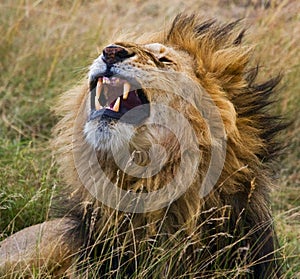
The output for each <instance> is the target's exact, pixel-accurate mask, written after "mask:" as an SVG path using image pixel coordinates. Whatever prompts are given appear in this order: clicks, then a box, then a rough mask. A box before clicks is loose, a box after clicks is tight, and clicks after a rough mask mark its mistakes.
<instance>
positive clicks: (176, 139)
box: [55, 15, 283, 273]
mask: <svg viewBox="0 0 300 279" xmlns="http://www.w3.org/2000/svg"><path fill="white" fill-rule="evenodd" d="M243 34H244V30H240V29H239V28H238V22H233V23H230V24H227V25H218V24H216V23H215V22H214V21H205V22H202V23H199V19H198V18H197V16H194V15H192V16H184V15H179V16H178V17H177V18H176V19H175V20H174V22H173V24H172V26H171V28H170V29H169V30H168V31H167V32H165V31H164V32H159V33H156V34H154V35H151V36H142V37H141V38H140V39H138V40H135V41H134V42H133V41H132V40H125V41H124V40H117V41H116V42H113V43H111V44H110V45H108V46H106V47H104V48H103V52H102V53H101V54H100V55H99V56H98V57H97V58H96V59H95V60H94V62H93V63H92V65H91V67H90V71H89V74H88V84H86V83H85V85H84V86H80V87H79V88H75V89H74V90H72V91H69V92H67V93H65V94H64V96H63V98H62V99H61V106H60V107H59V108H58V111H59V113H62V114H63V115H64V117H63V119H62V120H61V121H60V123H59V124H58V126H57V129H56V134H57V136H56V139H55V143H56V147H57V146H59V150H60V154H61V155H60V157H59V158H60V166H61V170H62V171H63V173H64V178H65V181H66V183H67V184H68V185H69V186H70V188H71V192H70V197H69V200H70V201H72V202H71V206H70V207H69V208H68V210H69V211H68V214H71V215H72V214H73V216H92V222H93V226H92V227H93V229H92V234H94V237H95V238H96V239H99V237H100V238H101V235H102V234H103V233H104V232H105V231H111V228H112V227H116V226H117V227H118V229H117V231H118V232H120V230H121V231H126V230H129V231H130V229H129V228H128V227H127V225H126V226H125V225H124V222H125V221H124V222H122V221H117V222H116V219H114V218H111V214H112V211H114V210H113V209H116V210H117V212H121V213H120V215H118V217H116V218H117V220H119V219H118V218H121V219H122V218H123V217H124V216H125V217H126V216H127V215H126V214H125V215H124V214H123V213H122V212H127V213H128V212H130V213H133V215H132V216H131V223H130V226H132V227H133V228H139V229H137V230H138V233H137V234H138V235H139V237H140V239H146V238H147V237H149V235H155V234H157V233H158V232H160V233H161V232H162V233H166V234H173V233H175V232H176V231H177V230H179V229H183V228H184V235H185V236H186V235H189V234H190V235H191V234H192V235H194V236H197V237H196V238H197V240H196V242H195V243H196V244H193V245H192V246H195V247H198V248H197V249H200V248H199V247H202V245H203V243H202V240H203V239H204V238H202V237H203V234H205V235H206V237H207V235H209V234H213V233H214V234H215V233H220V234H218V237H220V238H221V240H220V241H218V242H217V244H209V245H208V246H207V247H208V248H207V247H206V248H205V249H208V250H209V249H210V248H209V247H210V245H211V247H212V248H211V249H212V250H213V249H216V247H222V245H223V246H224V245H225V243H227V238H226V240H224V237H225V236H226V234H224V233H225V232H226V233H228V232H229V234H231V233H232V234H233V235H232V237H233V238H232V239H233V241H234V239H235V238H234V237H241V236H243V235H244V234H249V235H251V236H250V240H249V241H250V242H249V243H250V244H249V245H252V244H253V256H251V259H256V260H257V259H259V258H260V257H264V255H267V254H268V255H269V256H268V257H271V258H272V253H273V250H274V245H273V237H272V236H271V235H273V232H272V231H273V230H272V226H270V223H271V218H270V213H269V206H268V192H269V188H270V185H271V182H270V179H269V178H268V177H269V174H270V167H269V166H270V165H269V164H268V162H269V161H270V160H271V159H272V158H273V157H274V156H275V155H276V151H277V150H278V147H277V145H276V142H275V141H274V140H273V137H274V135H275V134H276V132H277V131H279V130H280V129H281V128H282V127H283V126H282V125H281V124H280V123H278V120H277V118H273V117H271V116H270V115H268V114H267V113H266V112H265V111H264V108H265V107H266V106H267V105H268V104H269V102H268V97H269V95H270V93H271V92H272V90H273V88H274V87H275V86H276V84H277V83H278V82H279V78H275V79H271V80H269V81H267V82H265V83H261V84H256V83H255V78H256V75H257V68H254V69H251V68H249V65H248V64H249V59H250V55H249V53H250V50H251V49H250V48H249V47H245V46H242V44H241V42H242V37H243ZM74 204H75V205H74ZM87 205H88V206H90V208H91V214H90V215H89V214H87V212H88V210H87ZM78 208H79V209H78ZM78 211H80V212H81V213H80V214H78ZM70 212H71V213H70ZM72 212H73V213H72ZM211 212H213V213H211ZM207 214H208V215H209V216H210V218H211V220H210V221H209V222H207V219H206V218H207ZM95 216H97V217H95ZM120 216H123V217H120ZM243 216H246V217H245V219H244V221H243V222H240V221H239V220H241V219H243ZM125 217H124V218H125ZM76 218H77V217H76ZM82 219H84V218H82ZM125 219H126V218H125ZM225 219H226V220H227V221H224V220H225ZM89 220H90V221H91V219H89ZM80 222H82V220H81V221H80ZM88 222H89V221H88ZM125 223H126V222H125ZM86 224H87V223H86V222H85V223H84V224H83V226H86ZM121 224H122V225H121ZM203 224H205V225H203ZM141 228H143V229H142V230H141ZM252 229H253V233H250V230H252ZM88 230H90V229H88ZM266 232H268V233H266ZM266 234H268V235H266ZM99 235H100V236H99ZM270 236H271V237H270ZM131 237H132V236H131ZM135 237H136V236H135ZM261 237H262V238H263V241H265V243H264V244H263V245H262V246H260V247H255V245H254V242H255V241H256V240H257V238H261ZM207 239H209V237H208V238H207ZM251 239H253V241H254V242H253V241H252V240H251ZM132 241H133V240H132ZM203 241H204V242H205V240H203ZM247 241H248V240H247ZM247 243H248V242H247ZM205 245H206V244H205ZM205 245H204V246H205ZM235 245H236V244H235ZM243 245H246V246H247V245H248V244H243ZM204 246H203V247H204ZM197 249H196V250H197ZM201 249H202V248H201ZM205 249H204V250H205ZM217 249H219V248H217ZM188 253H189V252H188ZM209 253H210V252H209ZM205 255H207V254H205ZM197 257H198V256H197ZM233 262H234V261H233ZM259 272H260V271H259V269H258V273H259Z"/></svg>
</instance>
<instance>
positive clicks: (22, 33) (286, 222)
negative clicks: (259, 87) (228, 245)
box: [0, 0, 300, 278]
mask: <svg viewBox="0 0 300 279" xmlns="http://www.w3.org/2000/svg"><path fill="white" fill-rule="evenodd" d="M183 11H185V12H197V13H199V14H200V15H201V16H203V19H207V18H215V19H217V20H218V21H219V22H224V21H226V22H228V21H231V20H234V19H238V18H243V24H244V25H245V26H246V27H247V28H248V31H247V33H246V41H247V42H248V43H249V44H251V45H255V47H256V51H255V52H254V53H253V61H254V63H258V64H259V65H260V67H261V72H262V73H263V74H262V75H261V76H264V77H265V78H268V77H271V76H274V75H276V74H277V73H283V74H284V78H283V81H282V83H281V91H280V92H279V93H278V95H277V96H275V98H277V99H278V101H277V102H276V103H275V104H274V110H276V111H277V112H280V113H281V114H283V115H284V116H285V117H286V118H288V119H290V120H293V123H292V125H291V126H290V127H289V128H288V130H287V131H285V132H284V133H283V134H282V139H283V140H284V142H285V143H286V145H287V152H286V154H285V155H283V156H282V158H280V163H279V169H280V170H281V171H280V172H279V173H278V185H279V186H278V188H277V189H275V191H274V193H273V195H272V199H273V200H272V208H273V212H274V215H275V222H276V227H277V230H278V233H279V238H280V242H281V244H282V247H283V248H282V255H283V257H284V258H285V259H286V267H287V270H288V272H287V274H286V275H285V277H284V278H300V265H299V258H300V183H299V182H300V80H299V77H300V1H297V0H288V1H285V0H281V1H276V0H274V1H272V0H270V1H262V0H256V1H255V0H241V1H237V0H211V1H204V0H198V1H196V0H185V1H180V0H173V1H164V0H154V1H153V0H152V1H150V0H144V1H141V0H129V1H126V2H125V1H116V0H111V1H104V0H99V1H91V0H89V1H87V0H86V1H85V0H74V1H71V0H65V1H63V0H52V1H49V0H48V1H42V0H40V1H33V0H22V1H17V0H2V1H1V3H0V22H1V24H0V34H1V35H0V73H1V74H0V240H1V239H3V238H5V237H7V236H8V235H10V234H12V233H14V232H16V231H18V230H20V229H22V228H24V227H27V226H30V225H32V224H35V223H38V222H42V221H44V220H46V219H47V218H48V215H49V207H50V205H51V198H52V196H53V194H54V193H55V192H57V191H59V189H60V185H61V181H60V177H59V174H58V173H57V169H56V165H55V163H54V160H53V157H52V155H51V151H50V150H49V143H48V140H49V138H50V137H51V128H52V127H53V126H54V125H55V123H56V122H57V120H58V119H57V118H56V117H55V116H54V114H53V112H52V110H51V108H52V107H53V106H54V105H55V102H56V99H57V98H58V96H59V95H60V94H61V93H62V92H64V91H65V90H67V89H70V88H71V87H73V86H75V85H76V84H77V83H79V82H81V81H82V79H84V78H86V73H87V70H88V66H89V65H90V63H91V62H92V60H93V59H94V58H95V57H97V55H98V52H99V51H101V49H102V47H103V46H104V45H106V44H108V43H110V42H112V41H113V40H114V37H116V36H117V35H119V34H123V33H137V34H139V33H140V34H141V33H145V32H151V31H157V30H159V29H161V28H163V27H164V26H167V25H168V24H169V23H170V21H171V20H172V19H173V18H174V16H175V15H176V14H177V13H178V12H183Z"/></svg>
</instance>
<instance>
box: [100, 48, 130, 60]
mask: <svg viewBox="0 0 300 279" xmlns="http://www.w3.org/2000/svg"><path fill="white" fill-rule="evenodd" d="M131 56H132V54H131V53H129V52H128V51H127V50H126V49H125V48H124V47H121V46H118V45H110V46H108V47H106V48H105V49H103V58H102V59H103V61H104V62H105V63H106V64H114V63H117V62H122V61H123V60H125V59H126V58H129V57H131Z"/></svg>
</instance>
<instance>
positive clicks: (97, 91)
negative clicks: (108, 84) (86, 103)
mask: <svg viewBox="0 0 300 279" xmlns="http://www.w3.org/2000/svg"><path fill="white" fill-rule="evenodd" d="M101 87H102V81H101V79H100V78H99V79H98V82H97V86H96V96H95V109H96V110H99V109H100V108H101V106H100V103H99V98H100V94H101Z"/></svg>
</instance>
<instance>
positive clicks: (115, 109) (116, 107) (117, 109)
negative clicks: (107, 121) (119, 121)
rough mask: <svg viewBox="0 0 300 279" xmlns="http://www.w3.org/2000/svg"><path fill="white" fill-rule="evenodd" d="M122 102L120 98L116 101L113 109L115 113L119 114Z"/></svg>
mask: <svg viewBox="0 0 300 279" xmlns="http://www.w3.org/2000/svg"><path fill="white" fill-rule="evenodd" d="M120 102H121V99H120V97H118V99H117V100H116V102H115V104H114V107H113V108H112V110H113V111H115V112H119V109H120Z"/></svg>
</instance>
